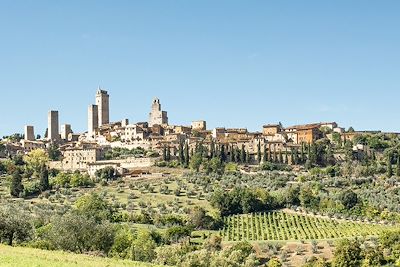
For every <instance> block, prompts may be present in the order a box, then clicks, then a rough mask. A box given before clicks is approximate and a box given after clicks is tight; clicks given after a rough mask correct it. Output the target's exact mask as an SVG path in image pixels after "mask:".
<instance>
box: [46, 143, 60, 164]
mask: <svg viewBox="0 0 400 267" xmlns="http://www.w3.org/2000/svg"><path fill="white" fill-rule="evenodd" d="M47 153H48V154H49V159H50V160H52V161H58V160H61V157H62V154H61V151H60V149H59V148H58V146H57V145H55V144H51V145H50V147H49V149H48V150H47Z"/></svg>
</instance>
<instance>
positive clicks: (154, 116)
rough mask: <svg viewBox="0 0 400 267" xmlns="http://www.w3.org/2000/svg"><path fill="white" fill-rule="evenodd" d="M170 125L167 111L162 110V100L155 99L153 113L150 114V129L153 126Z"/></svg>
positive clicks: (152, 107)
mask: <svg viewBox="0 0 400 267" xmlns="http://www.w3.org/2000/svg"><path fill="white" fill-rule="evenodd" d="M156 124H157V125H163V124H168V114H167V112H166V111H162V110H161V104H160V99H158V98H154V100H153V103H152V105H151V112H150V114H149V127H152V126H153V125H156Z"/></svg>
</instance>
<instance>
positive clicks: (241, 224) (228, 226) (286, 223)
mask: <svg viewBox="0 0 400 267" xmlns="http://www.w3.org/2000/svg"><path fill="white" fill-rule="evenodd" d="M393 227H394V226H386V225H379V224H367V223H359V222H350V221H345V222H344V221H337V220H334V219H325V218H318V217H313V216H305V215H301V214H289V213H285V212H282V211H278V212H270V213H260V214H249V215H236V216H230V217H226V218H225V227H224V229H223V230H222V231H221V235H222V236H223V239H224V241H226V242H239V241H243V240H247V241H289V240H291V241H294V240H330V239H338V238H350V237H361V236H376V235H378V234H379V233H381V232H382V231H384V230H388V229H391V228H393Z"/></svg>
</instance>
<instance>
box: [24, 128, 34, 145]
mask: <svg viewBox="0 0 400 267" xmlns="http://www.w3.org/2000/svg"><path fill="white" fill-rule="evenodd" d="M25 140H26V141H34V140H35V131H34V128H33V126H30V125H26V126H25Z"/></svg>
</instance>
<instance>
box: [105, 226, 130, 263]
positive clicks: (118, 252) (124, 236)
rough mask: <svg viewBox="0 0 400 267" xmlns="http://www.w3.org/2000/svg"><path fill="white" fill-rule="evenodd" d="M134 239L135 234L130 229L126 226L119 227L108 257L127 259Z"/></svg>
mask: <svg viewBox="0 0 400 267" xmlns="http://www.w3.org/2000/svg"><path fill="white" fill-rule="evenodd" d="M134 239H135V234H134V231H133V230H132V229H131V228H130V227H128V226H126V225H121V226H119V228H118V229H117V231H116V234H115V238H114V242H113V245H112V247H111V249H110V252H109V256H111V257H114V258H120V259H126V258H128V255H129V253H130V249H131V246H132V243H133V240H134Z"/></svg>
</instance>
